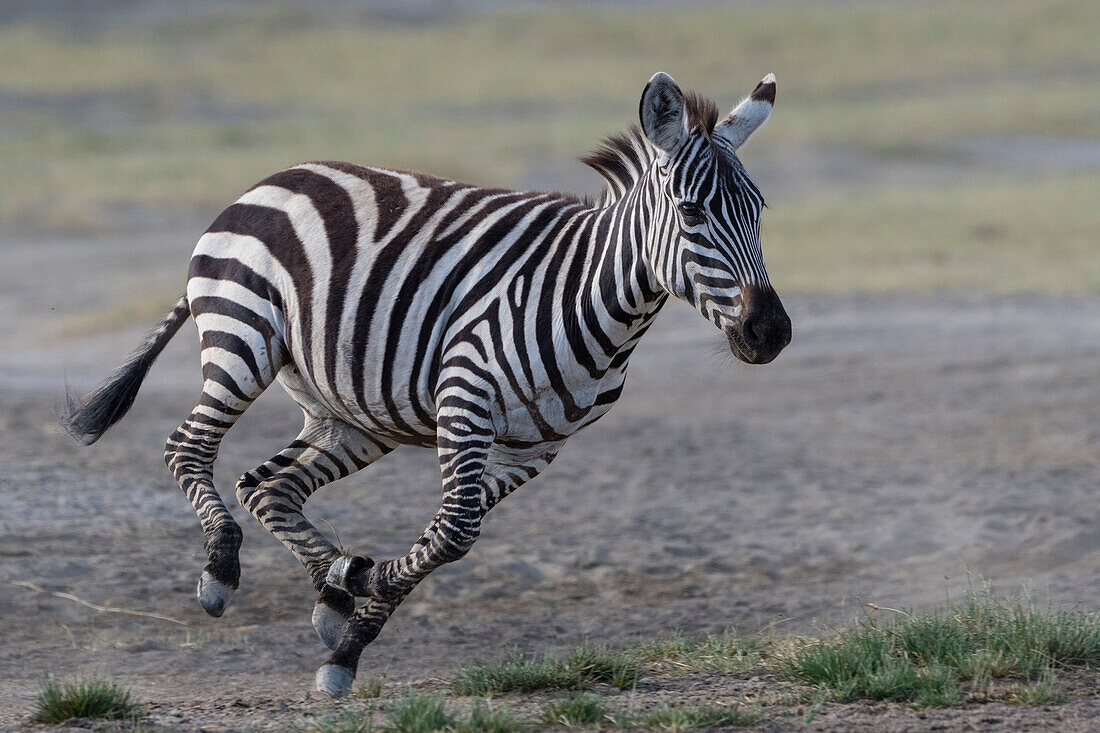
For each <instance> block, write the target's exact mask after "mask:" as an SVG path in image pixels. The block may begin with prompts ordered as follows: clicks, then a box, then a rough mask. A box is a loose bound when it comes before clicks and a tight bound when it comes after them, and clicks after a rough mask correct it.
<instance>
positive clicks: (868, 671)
mask: <svg viewBox="0 0 1100 733" xmlns="http://www.w3.org/2000/svg"><path fill="white" fill-rule="evenodd" d="M1098 660H1100V619H1097V617H1096V616H1095V615H1094V614H1090V613H1085V612H1081V611H1055V610H1049V609H1048V610H1043V609H1040V608H1038V607H1037V606H1036V605H1035V604H1034V603H1032V602H1031V601H1030V600H1028V599H1027V598H1016V599H1007V600H1006V599H997V598H995V597H994V596H993V595H992V593H991V592H990V591H989V590H988V589H981V590H974V591H972V592H970V593H969V594H967V595H966V597H965V598H964V599H963V600H962V601H961V602H959V603H957V604H954V605H952V606H948V607H945V608H941V609H939V610H937V611H933V612H931V613H926V614H920V615H913V614H909V613H905V612H902V611H897V610H886V609H878V608H877V607H874V606H870V607H869V613H868V617H867V619H866V621H865V622H863V623H861V624H857V625H854V626H851V627H848V628H844V629H840V630H834V631H833V632H830V633H828V634H826V635H825V636H822V637H818V638H812V637H805V636H791V635H784V634H778V633H773V632H768V633H761V634H752V635H737V634H733V633H724V634H713V635H710V636H706V637H703V638H696V639H691V638H685V637H670V638H664V639H659V640H654V641H651V642H646V643H642V644H639V645H636V646H634V647H630V648H627V649H622V650H612V649H608V648H605V647H595V646H591V645H585V646H582V647H581V648H579V649H577V650H575V651H574V652H573V653H572V654H570V655H569V656H567V657H565V658H563V659H555V658H548V657H543V658H537V659H536V658H530V657H528V658H509V659H504V660H500V661H498V662H493V663H490V664H482V665H474V666H471V667H466V668H464V669H462V670H461V671H460V672H459V673H458V674H457V675H456V676H455V677H454V678H453V679H452V680H450V681H449V683H447V684H448V692H449V696H448V695H444V694H442V693H440V692H433V691H425V690H413V691H408V690H407V691H405V692H404V693H398V694H392V693H396V692H397V691H390V692H391V694H384V695H382V696H381V697H380V698H379V696H377V695H375V694H374V693H373V692H372V693H371V694H370V695H368V696H366V697H367V698H368V699H370V700H371V701H372V702H371V703H370V704H369V705H368V706H367V707H366V708H365V709H364V708H362V706H361V705H359V706H358V708H359V710H358V712H355V711H352V710H350V709H348V710H345V711H344V713H343V715H341V716H329V717H322V718H320V719H318V720H316V721H314V723H313V725H314V726H315V728H314V729H315V730H318V731H351V730H355V731H364V730H392V731H434V730H452V731H466V730H468V731H478V730H483V731H519V730H539V729H544V728H548V727H549V728H561V727H567V728H588V729H593V728H602V729H612V730H614V729H626V730H690V729H695V728H709V727H713V726H723V727H742V726H744V727H748V726H753V725H756V724H757V723H760V722H764V721H769V722H771V723H778V722H779V721H781V720H783V719H791V720H793V719H796V718H803V719H804V718H812V717H813V716H814V715H816V714H817V712H818V711H820V709H821V707H822V706H824V705H829V704H844V703H851V702H858V701H891V702H894V703H899V704H901V705H904V706H906V707H907V708H908V709H924V710H928V709H932V708H946V707H951V706H957V705H965V704H967V703H987V702H991V701H1001V702H1007V703H1009V704H1011V705H1047V704H1055V703H1058V702H1061V701H1063V700H1064V699H1065V698H1066V697H1067V694H1066V690H1067V686H1066V685H1065V684H1063V683H1062V681H1061V680H1060V679H1059V676H1060V675H1063V674H1065V673H1069V674H1070V675H1074V674H1076V675H1077V676H1078V677H1080V676H1081V675H1082V674H1085V675H1086V676H1087V675H1088V674H1089V673H1087V672H1080V671H1079V670H1082V669H1084V668H1086V667H1090V666H1092V665H1094V664H1095V662H1096V661H1098ZM612 670H616V671H615V672H612ZM693 675H702V676H705V677H706V678H709V679H714V678H721V677H735V678H741V679H748V678H754V679H757V680H762V681H763V684H762V685H761V686H758V687H756V688H755V689H754V690H753V692H751V693H749V694H742V696H741V697H740V699H721V700H714V699H710V698H709V697H707V696H706V695H703V696H700V695H698V694H696V695H694V696H692V695H690V694H688V695H681V696H680V697H679V699H676V700H674V701H672V702H669V700H668V699H667V698H663V697H661V696H660V694H659V691H660V690H661V688H662V687H666V686H670V683H671V682H672V681H674V680H676V679H677V678H683V677H690V676H693ZM627 681H628V682H629V684H625V682H627ZM540 691H541V692H542V693H543V694H542V696H541V697H540V696H539V695H538V693H539V692H540ZM555 693H556V694H555ZM548 695H549V696H548ZM658 700H662V702H658Z"/></svg>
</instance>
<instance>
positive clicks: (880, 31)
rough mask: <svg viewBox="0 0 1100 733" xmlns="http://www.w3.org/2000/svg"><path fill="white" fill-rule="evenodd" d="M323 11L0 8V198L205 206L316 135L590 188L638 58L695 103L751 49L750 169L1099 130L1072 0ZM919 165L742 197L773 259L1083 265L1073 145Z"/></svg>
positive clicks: (1095, 177)
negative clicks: (965, 163)
mask: <svg viewBox="0 0 1100 733" xmlns="http://www.w3.org/2000/svg"><path fill="white" fill-rule="evenodd" d="M345 20H346V22H333V21H332V19H331V18H329V19H324V18H318V17H314V16H313V15H310V14H309V13H308V12H307V11H306V10H304V9H301V8H296V7H295V6H281V7H264V6H254V7H249V8H248V9H247V10H242V9H239V8H238V9H236V10H226V11H225V12H223V13H219V14H216V15H208V16H204V17H202V18H198V19H180V20H175V21H171V20H169V21H164V22H162V23H159V24H156V25H152V26H149V27H141V28H138V29H137V30H135V29H133V28H130V27H127V28H123V29H118V30H115V31H102V32H94V33H91V32H89V33H83V34H76V35H74V34H73V33H63V32H59V31H56V30H49V29H46V28H43V27H41V26H37V25H34V24H21V23H13V24H8V25H6V26H3V27H0V67H2V68H4V69H5V75H4V79H3V81H0V128H2V129H3V130H4V134H3V135H0V166H2V168H3V170H4V172H5V175H4V176H3V178H2V179H0V217H3V219H4V220H6V221H8V222H9V223H12V224H16V225H20V226H22V227H31V228H45V229H53V230H57V229H63V230H74V231H79V232H102V233H108V232H110V231H111V230H112V229H113V228H115V227H117V226H118V225H119V223H120V222H127V221H129V220H131V219H132V218H133V217H134V216H135V215H136V216H138V218H139V219H140V221H141V222H143V223H144V224H145V225H146V226H151V227H156V226H157V225H158V218H159V217H162V216H164V214H165V212H179V211H182V212H186V213H188V214H194V215H195V216H196V217H197V218H200V219H204V218H210V217H212V216H213V215H214V214H216V212H217V211H218V210H219V209H220V208H221V207H222V206H224V205H225V204H226V203H227V202H229V201H231V200H232V199H233V198H234V197H235V196H236V195H237V194H239V192H240V191H242V190H244V189H246V188H248V187H249V186H250V185H252V184H253V183H254V182H255V181H256V180H258V179H259V178H261V177H263V176H264V175H266V174H267V173H270V172H272V171H274V170H277V169H279V168H281V167H284V166H286V165H289V164H293V163H295V162H299V161H302V160H316V159H346V160H353V161H361V162H372V163H378V164H385V165H391V166H395V167H402V168H421V169H427V170H431V171H433V172H438V173H440V174H445V175H449V176H452V177H456V178H461V179H466V180H472V181H474V182H479V183H487V184H495V185H508V186H517V187H522V186H530V185H533V186H538V187H544V186H548V185H573V184H575V183H576V182H578V181H579V182H582V185H588V187H589V188H590V189H591V188H595V187H596V186H597V185H598V183H597V182H596V181H595V179H594V178H584V177H583V176H584V174H583V173H574V172H573V171H576V170H579V168H578V167H577V166H576V165H575V164H573V163H572V158H573V157H575V156H576V155H578V154H580V153H582V152H584V151H585V150H587V149H590V148H591V147H593V146H594V144H595V143H596V142H597V141H598V140H599V139H600V138H601V137H603V136H604V135H605V134H607V133H609V132H614V131H617V130H619V129H621V128H622V127H623V126H624V125H625V124H626V123H627V122H629V121H630V120H631V117H632V110H633V109H635V106H636V101H637V96H638V93H639V91H640V88H641V85H642V84H643V83H644V81H645V79H647V78H648V77H649V75H650V74H652V73H653V71H655V70H656V69H658V68H660V69H664V70H666V71H669V72H671V73H673V75H674V76H676V77H677V78H678V80H679V81H680V82H681V83H683V84H684V85H685V86H691V87H695V88H699V89H701V90H704V91H706V92H707V93H708V94H710V95H711V96H714V97H716V98H718V99H719V100H720V102H721V103H722V104H732V103H733V102H734V101H736V99H738V98H739V97H740V95H742V94H744V93H745V92H746V91H747V90H748V89H749V88H750V87H751V85H752V84H753V83H754V82H755V80H756V79H758V78H759V77H760V76H762V75H763V74H764V73H766V72H768V71H775V72H776V73H777V74H778V77H779V79H780V99H779V105H778V107H777V111H776V114H775V115H774V117H773V120H772V121H771V122H769V127H768V129H767V131H766V132H765V133H763V134H761V135H759V136H758V138H757V139H754V140H753V143H752V148H753V149H752V151H751V152H746V156H747V158H749V161H750V163H754V162H755V161H759V164H758V165H759V166H766V165H767V163H768V161H769V160H771V159H772V158H774V156H776V155H778V154H787V155H789V156H793V157H794V160H795V161H797V160H798V159H799V156H805V159H806V160H810V159H813V158H814V156H815V155H817V154H818V153H819V152H820V151H822V150H830V151H834V152H835V151H837V150H839V151H842V154H844V155H849V156H852V157H853V158H854V159H859V160H865V161H867V162H868V164H870V165H876V166H879V167H886V168H889V167H890V166H892V165H893V164H894V163H898V164H903V163H913V162H914V161H916V162H917V163H922V162H927V163H929V164H932V165H934V164H936V163H937V162H941V163H942V162H945V161H946V162H952V161H955V162H957V158H959V157H960V155H962V157H965V153H962V154H960V153H958V152H957V151H958V150H959V145H960V144H963V145H964V146H965V143H967V142H968V141H973V140H975V139H980V140H985V141H989V140H993V141H997V140H1005V141H1011V142H1012V144H1014V145H1025V146H1026V145H1027V144H1028V143H1029V142H1032V141H1047V142H1049V141H1054V142H1058V141H1086V142H1095V143H1097V144H1100V102H1098V101H1097V100H1100V45H1098V44H1096V42H1095V29H1096V28H1097V27H1100V6H1097V4H1096V3H1091V2H1086V1H1085V0H1076V1H1069V2H1040V1H1038V0H1010V1H1009V2H1005V3H995V4H994V3H989V2H976V1H968V2H958V3H907V4H892V3H864V2H856V3H830V4H827V5H818V4H811V3H785V2H781V3H767V4H763V3H761V4H746V5H743V6H742V5H737V6H733V7H729V6H712V5H707V6H676V7H669V8H662V7H659V6H651V7H646V8H645V9H644V10H641V9H638V8H636V7H631V6H629V5H623V6H615V5H610V6H601V7H599V8H581V7H557V6H553V7H544V6H538V7H537V8H535V7H527V6H523V7H519V8H517V9H511V10H495V11H493V12H483V13H473V14H459V15H457V16H453V17H447V18H443V19H438V20H433V21H429V22H426V23H419V24H394V23H392V22H385V21H381V20H376V19H372V18H371V17H369V16H356V17H354V18H350V17H349V18H347V19H345ZM796 168H797V163H796ZM937 170H938V172H936V173H935V174H934V175H932V176H931V177H928V176H925V177H923V178H917V179H914V180H912V181H910V180H905V179H902V180H900V181H892V182H891V183H890V184H889V185H885V186H883V185H881V184H879V183H876V182H864V183H863V184H861V185H855V186H852V185H846V184H848V183H851V182H849V181H845V180H837V181H833V180H831V179H830V178H829V177H828V175H827V174H826V176H825V177H824V178H823V179H822V180H820V181H818V183H817V184H816V185H815V186H814V187H812V190H810V191H809V192H804V193H803V194H802V195H799V196H798V197H794V196H788V197H787V198H784V197H783V195H782V190H781V191H780V192H779V195H778V197H773V198H772V201H771V209H770V210H769V211H768V212H767V215H766V219H765V222H766V227H767V235H766V244H765V248H766V254H767V256H768V257H769V259H770V260H771V269H772V271H773V272H774V273H775V275H774V279H775V280H776V282H777V284H779V285H780V287H781V288H782V289H785V290H792V289H797V290H803V291H841V290H852V289H855V290H886V289H910V290H929V289H937V288H970V287H978V288H980V289H987V290H993V291H1020V290H1051V289H1055V290H1057V291H1059V292H1096V291H1098V290H1100V248H1098V247H1096V246H1095V233H1096V232H1097V231H1100V208H1098V207H1096V206H1095V202H1096V201H1097V200H1098V199H1097V194H1098V193H1100V171H1098V170H1097V166H1095V165H1094V166H1092V167H1085V168H1084V169H1081V168H1076V169H1074V170H1063V169H1060V168H1053V169H1052V168H1050V167H1044V168H1042V169H1041V170H1036V171H1031V170H1028V169H1027V166H1026V165H1020V166H1017V167H1016V168H1014V169H1011V170H1010V171H1009V172H1007V173H1006V172H1005V171H1004V170H1001V171H1000V172H998V171H992V172H990V171H984V172H983V171H981V170H978V171H976V172H975V175H962V174H959V171H958V170H956V169H954V168H945V169H942V170H939V169H937ZM563 171H564V172H563ZM795 175H797V170H796V172H795ZM584 182H587V183H584Z"/></svg>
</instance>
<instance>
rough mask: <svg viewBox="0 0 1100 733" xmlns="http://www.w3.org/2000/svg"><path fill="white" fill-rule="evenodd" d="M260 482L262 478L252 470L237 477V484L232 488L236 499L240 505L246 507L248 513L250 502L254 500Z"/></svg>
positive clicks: (250, 506) (250, 508)
mask: <svg viewBox="0 0 1100 733" xmlns="http://www.w3.org/2000/svg"><path fill="white" fill-rule="evenodd" d="M262 483H263V479H261V478H260V477H259V476H257V475H256V474H255V473H254V472H252V471H249V472H248V473H246V474H244V475H243V476H241V477H240V478H239V479H237V486H236V488H235V489H234V493H235V494H236V495H237V501H238V502H240V504H241V506H243V507H244V508H245V509H247V510H248V511H249V513H252V503H253V502H254V501H256V497H257V494H258V493H259V490H260V485H261V484H262Z"/></svg>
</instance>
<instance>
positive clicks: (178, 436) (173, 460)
mask: <svg viewBox="0 0 1100 733" xmlns="http://www.w3.org/2000/svg"><path fill="white" fill-rule="evenodd" d="M183 442H184V435H183V433H182V432H180V429H179V428H176V430H175V431H173V432H172V434H171V435H169V436H168V440H166V441H165V443H164V465H166V466H168V470H169V471H171V472H172V473H173V474H175V472H176V464H177V463H178V462H179V458H180V448H181V447H182V445H183Z"/></svg>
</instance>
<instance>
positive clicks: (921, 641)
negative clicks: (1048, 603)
mask: <svg viewBox="0 0 1100 733" xmlns="http://www.w3.org/2000/svg"><path fill="white" fill-rule="evenodd" d="M1096 661H1100V618H1098V617H1097V616H1095V615H1092V614H1086V613H1083V612H1079V611H1059V612H1049V611H1048V612H1042V611H1039V610H1037V609H1036V608H1035V607H1034V605H1033V604H1032V603H1031V602H1029V601H1027V600H1026V599H1022V600H1017V601H1001V600H996V599H994V598H993V596H992V595H991V594H990V593H989V592H988V590H985V591H974V592H970V593H968V594H967V596H966V597H965V599H964V601H963V602H962V603H961V604H959V605H957V606H954V607H952V608H950V609H948V610H947V611H946V612H938V613H932V614H928V615H923V616H908V615H905V616H903V617H901V618H899V619H895V620H893V621H891V622H889V623H886V624H883V625H875V624H873V623H870V622H869V623H866V624H864V625H862V626H860V627H858V628H856V629H852V630H848V631H845V632H842V633H841V634H839V635H837V636H836V637H834V638H832V639H824V640H820V641H818V642H816V643H812V644H810V645H808V646H806V647H805V648H803V649H802V650H800V651H798V652H796V653H795V654H793V655H791V656H790V657H789V658H788V659H787V660H786V662H785V664H784V665H783V668H782V669H781V670H780V671H781V674H783V675H784V676H786V677H787V678H789V679H792V680H795V681H798V682H802V683H806V684H810V685H815V686H820V687H822V688H824V689H826V690H828V691H829V692H830V694H831V695H832V697H833V698H834V699H837V700H841V701H849V700H856V699H871V700H899V701H913V702H918V703H920V704H922V705H925V706H929V707H944V706H948V705H952V704H954V703H955V702H957V701H958V700H959V699H960V697H961V696H962V694H963V691H964V690H963V685H964V683H967V682H969V683H970V687H971V689H973V690H977V689H982V688H984V687H986V686H988V683H989V682H990V681H991V680H993V679H1003V678H1022V679H1024V680H1030V681H1035V682H1036V684H1033V685H1031V686H1030V687H1028V688H1026V689H1028V690H1030V692H1028V693H1026V695H1025V697H1028V696H1030V697H1034V698H1041V697H1043V696H1044V695H1050V694H1053V693H1052V692H1051V690H1053V687H1052V685H1048V686H1047V687H1043V685H1042V684H1041V683H1042V681H1043V680H1052V679H1053V676H1054V674H1055V672H1056V670H1057V669H1059V668H1061V667H1064V666H1068V665H1080V664H1088V663H1094V662H1096ZM1021 694H1023V693H1021Z"/></svg>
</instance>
